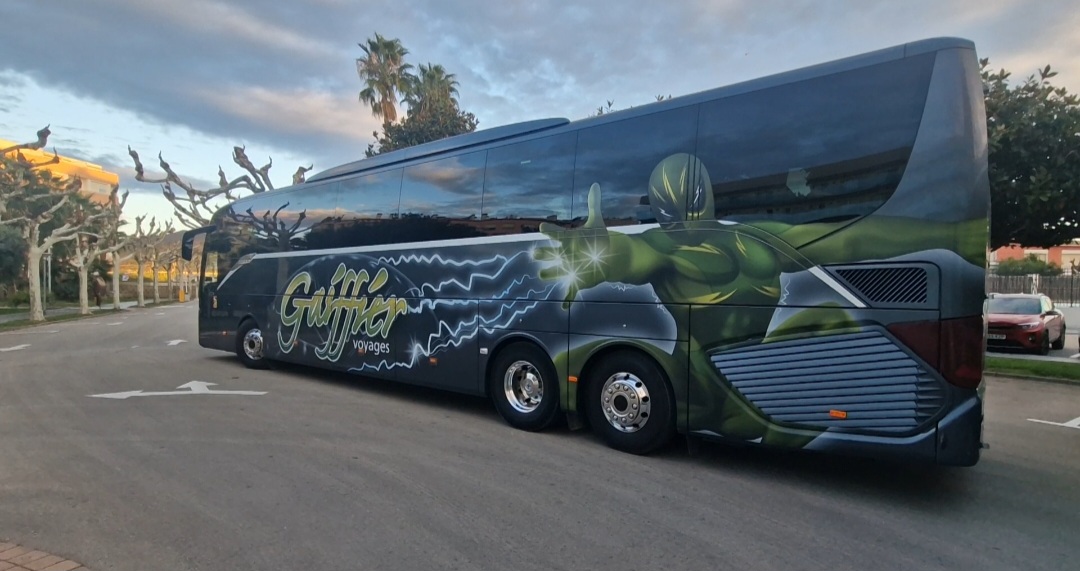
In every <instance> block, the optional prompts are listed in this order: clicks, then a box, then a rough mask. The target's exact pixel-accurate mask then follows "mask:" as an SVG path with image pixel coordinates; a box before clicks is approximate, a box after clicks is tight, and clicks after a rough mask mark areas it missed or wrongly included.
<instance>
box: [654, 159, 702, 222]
mask: <svg viewBox="0 0 1080 571" xmlns="http://www.w3.org/2000/svg"><path fill="white" fill-rule="evenodd" d="M649 206H650V207H652V213H653V217H655V218H656V221H657V222H660V223H661V224H663V223H671V222H686V221H692V220H713V219H714V218H715V217H716V212H715V211H714V206H713V195H712V182H711V181H710V180H709V172H708V171H707V170H705V164H704V163H702V162H701V160H700V159H698V158H697V157H695V156H694V155H691V154H687V153H677V154H674V155H671V156H669V157H667V158H666V159H664V160H662V161H660V164H658V165H656V168H654V169H653V172H652V176H650V177H649Z"/></svg>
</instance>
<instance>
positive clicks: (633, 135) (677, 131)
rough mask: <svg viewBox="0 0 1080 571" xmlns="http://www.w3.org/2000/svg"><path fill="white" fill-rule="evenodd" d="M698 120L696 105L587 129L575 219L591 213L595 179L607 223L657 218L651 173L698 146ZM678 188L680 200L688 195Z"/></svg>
mask: <svg viewBox="0 0 1080 571" xmlns="http://www.w3.org/2000/svg"><path fill="white" fill-rule="evenodd" d="M697 120H698V107H697V106H696V105H695V106H690V107H683V108H680V109H672V110H671V111H664V112H662V113H653V114H650V115H643V116H640V117H631V118H629V119H623V120H622V121H617V122H614V123H606V124H603V125H597V126H596V127H590V128H588V129H584V130H582V131H581V133H580V135H579V136H578V147H577V163H576V167H575V169H574V204H573V216H574V225H575V226H580V225H582V224H584V223H585V221H586V220H587V219H588V217H589V207H588V197H589V189H590V188H591V187H592V185H593V184H598V185H599V186H600V193H601V197H602V200H601V203H600V207H601V210H602V214H603V217H604V224H605V225H606V226H609V227H610V226H624V225H628V224H648V223H652V222H656V217H655V216H654V213H653V212H652V208H651V206H649V200H648V198H647V195H648V194H649V179H650V178H651V177H652V173H653V170H654V169H656V167H657V166H658V165H659V164H660V163H661V162H662V161H664V159H666V158H668V157H670V156H672V155H675V154H679V153H692V152H693V150H694V137H695V134H696V130H697ZM676 193H677V194H679V196H678V199H679V200H680V201H681V200H683V199H684V198H685V194H684V193H685V188H684V187H680V189H677V190H676ZM643 196H644V197H646V198H645V199H644V200H643V199H642V197H643ZM684 208H685V206H684Z"/></svg>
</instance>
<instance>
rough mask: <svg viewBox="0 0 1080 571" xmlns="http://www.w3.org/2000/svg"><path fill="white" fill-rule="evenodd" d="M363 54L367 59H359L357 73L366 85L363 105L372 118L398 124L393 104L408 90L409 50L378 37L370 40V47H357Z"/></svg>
mask: <svg viewBox="0 0 1080 571" xmlns="http://www.w3.org/2000/svg"><path fill="white" fill-rule="evenodd" d="M357 45H359V46H360V49H362V50H364V57H360V58H356V73H357V75H359V76H360V79H361V80H362V81H363V82H364V89H362V90H360V102H361V103H365V104H367V105H368V106H370V107H371V114H372V115H374V116H376V117H379V118H381V119H382V120H383V124H384V125H389V124H390V123H393V122H394V121H396V120H397V108H395V107H394V102H395V101H397V98H398V95H399V94H404V93H407V92H408V90H409V77H411V76H410V75H409V69H411V68H412V66H411V65H409V64H407V63H405V55H406V54H408V53H409V50H407V49H405V47H404V46H402V45H401V41H400V40H398V39H397V38H394V39H392V40H388V39H386V38H384V37H382V36H381V35H379V34H378V33H376V34H375V39H374V40H373V39H371V38H368V40H367V45H365V44H357Z"/></svg>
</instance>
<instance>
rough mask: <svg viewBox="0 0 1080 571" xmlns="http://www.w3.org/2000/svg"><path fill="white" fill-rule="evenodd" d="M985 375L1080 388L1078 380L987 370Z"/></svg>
mask: <svg viewBox="0 0 1080 571" xmlns="http://www.w3.org/2000/svg"><path fill="white" fill-rule="evenodd" d="M984 374H985V375H989V376H992V377H997V378H999V379H1009V380H1014V381H1036V382H1042V383H1053V384H1055V385H1075V386H1080V380H1077V379H1060V378H1056V377H1036V376H1032V375H1018V374H1013V373H999V372H997V371H991V370H987V371H984Z"/></svg>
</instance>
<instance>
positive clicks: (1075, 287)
mask: <svg viewBox="0 0 1080 571" xmlns="http://www.w3.org/2000/svg"><path fill="white" fill-rule="evenodd" d="M986 291H987V292H993V293H1042V294H1046V295H1047V296H1049V297H1050V299H1052V300H1054V303H1055V304H1058V305H1070V306H1078V305H1080V274H1075V273H1074V274H1072V275H1060V276H1039V275H1030V276H999V275H997V274H987V276H986Z"/></svg>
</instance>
